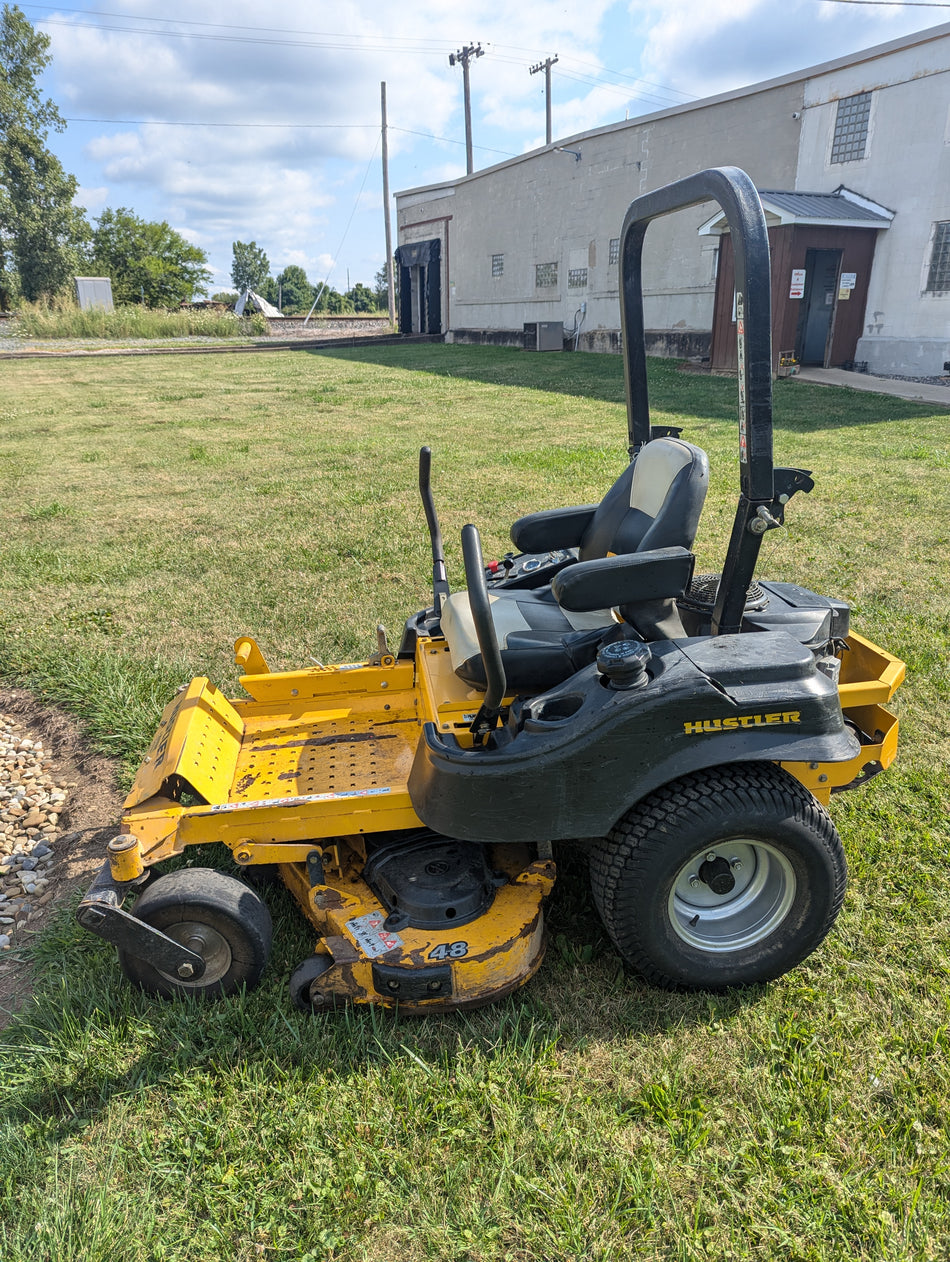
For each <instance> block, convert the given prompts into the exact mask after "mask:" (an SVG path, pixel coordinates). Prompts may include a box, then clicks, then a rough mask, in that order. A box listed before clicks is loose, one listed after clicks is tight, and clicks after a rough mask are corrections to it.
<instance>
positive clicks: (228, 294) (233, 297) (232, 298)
mask: <svg viewBox="0 0 950 1262" xmlns="http://www.w3.org/2000/svg"><path fill="white" fill-rule="evenodd" d="M240 296H241V295H240V294H236V293H235V292H234V291H233V290H230V289H222V290H221V292H220V293H217V294H212V295H211V301H212V302H224V303H227V305H228V306H229V307H233V306H234V304H235V303H236V302H237V300H238V298H240Z"/></svg>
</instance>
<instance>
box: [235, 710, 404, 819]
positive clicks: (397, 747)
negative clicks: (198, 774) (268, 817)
mask: <svg viewBox="0 0 950 1262" xmlns="http://www.w3.org/2000/svg"><path fill="white" fill-rule="evenodd" d="M314 720H315V721H311V722H308V723H306V724H301V723H295V724H293V725H288V726H286V727H269V728H267V729H266V730H264V731H257V732H248V733H246V734H245V737H244V741H243V743H242V746H241V751H240V754H239V755H238V760H237V767H236V769H235V773H234V787H233V789H232V791H231V798H230V800H231V801H232V802H241V801H254V800H260V799H267V798H284V797H290V796H294V795H308V796H309V795H312V794H323V793H339V794H349V793H369V792H372V791H374V790H375V791H379V790H381V789H384V788H392V789H393V790H397V791H398V790H400V789H403V788H405V784H406V780H407V778H408V775H409V769H410V767H411V766H412V758H413V753H414V750H415V742H416V738H417V735H418V727H417V725H416V723H415V719H414V716H413V717H412V719H411V721H408V722H406V721H400V716H399V715H394V716H393V717H392V718H390V717H388V716H387V718H386V719H385V720H383V721H382V722H379V723H374V722H372V721H371V720H370V719H369V718H368V716H367V715H365V714H349V715H347V714H343V715H341V714H340V713H339V711H336V712H331V716H330V717H327V718H325V719H323V720H321V719H320V718H319V717H318V716H314Z"/></svg>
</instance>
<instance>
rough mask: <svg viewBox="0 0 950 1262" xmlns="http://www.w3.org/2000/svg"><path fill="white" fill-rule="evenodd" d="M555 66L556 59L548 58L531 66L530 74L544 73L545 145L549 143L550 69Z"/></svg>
mask: <svg viewBox="0 0 950 1262" xmlns="http://www.w3.org/2000/svg"><path fill="white" fill-rule="evenodd" d="M556 64H557V57H549V58H548V59H547V61H539V62H538V64H537V65H536V66H532V67H531V70H530V71H529V73H530V74H537V73H538V72H539V71H541V70H543V71H544V121H545V128H544V134H545V136H546V137H547V139H546V140H545V142H544V143H545V144H546V145H549V144H550V143H551V67H552V66H554V65H556Z"/></svg>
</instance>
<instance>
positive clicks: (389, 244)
mask: <svg viewBox="0 0 950 1262" xmlns="http://www.w3.org/2000/svg"><path fill="white" fill-rule="evenodd" d="M379 91H380V100H381V103H382V107H383V222H384V224H385V225H386V292H387V295H388V304H389V323H390V324H391V325H393V326H395V324H396V282H395V277H394V276H393V230H392V225H391V224H390V221H389V135H388V133H387V131H386V84H385V83H381V84H380V85H379Z"/></svg>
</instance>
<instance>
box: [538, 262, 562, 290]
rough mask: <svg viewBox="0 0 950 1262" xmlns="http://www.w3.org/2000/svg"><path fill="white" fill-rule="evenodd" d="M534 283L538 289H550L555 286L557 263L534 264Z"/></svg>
mask: <svg viewBox="0 0 950 1262" xmlns="http://www.w3.org/2000/svg"><path fill="white" fill-rule="evenodd" d="M534 283H535V285H536V286H537V288H538V289H550V288H552V286H554V285H556V284H557V263H535V265H534Z"/></svg>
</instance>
